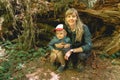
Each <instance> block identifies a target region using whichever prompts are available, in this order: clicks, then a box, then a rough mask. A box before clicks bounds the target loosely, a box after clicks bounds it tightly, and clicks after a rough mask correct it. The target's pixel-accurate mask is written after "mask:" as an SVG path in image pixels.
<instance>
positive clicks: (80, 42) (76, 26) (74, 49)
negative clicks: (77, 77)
mask: <svg viewBox="0 0 120 80" xmlns="http://www.w3.org/2000/svg"><path fill="white" fill-rule="evenodd" d="M65 24H66V27H64V28H65V30H66V31H67V36H68V37H70V39H71V41H72V45H71V49H70V50H69V51H68V52H67V53H66V54H65V56H64V58H65V59H66V60H70V59H71V60H72V63H73V66H75V67H76V66H77V70H79V71H82V70H84V64H85V61H86V60H87V58H88V57H89V56H90V51H91V47H92V42H91V33H90V31H89V29H88V27H87V26H86V25H85V24H83V23H82V21H81V20H80V18H79V14H78V12H77V10H76V9H74V8H70V9H68V10H67V11H66V13H65Z"/></svg>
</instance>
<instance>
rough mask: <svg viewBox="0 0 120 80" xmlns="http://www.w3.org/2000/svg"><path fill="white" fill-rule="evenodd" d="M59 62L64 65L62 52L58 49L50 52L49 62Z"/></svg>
mask: <svg viewBox="0 0 120 80" xmlns="http://www.w3.org/2000/svg"><path fill="white" fill-rule="evenodd" d="M56 61H58V62H60V63H61V65H65V59H64V53H63V52H62V51H60V50H58V52H57V53H56V52H53V51H52V52H51V54H50V62H51V63H54V62H56Z"/></svg>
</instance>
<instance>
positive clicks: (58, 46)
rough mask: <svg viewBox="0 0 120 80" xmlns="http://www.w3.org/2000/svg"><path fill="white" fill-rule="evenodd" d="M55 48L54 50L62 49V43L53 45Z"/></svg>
mask: <svg viewBox="0 0 120 80" xmlns="http://www.w3.org/2000/svg"><path fill="white" fill-rule="evenodd" d="M55 47H56V48H63V47H64V45H63V44H62V43H58V44H55Z"/></svg>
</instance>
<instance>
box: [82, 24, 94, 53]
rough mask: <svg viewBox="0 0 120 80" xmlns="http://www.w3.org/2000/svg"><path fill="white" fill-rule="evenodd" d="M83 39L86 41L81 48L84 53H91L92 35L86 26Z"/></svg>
mask: <svg viewBox="0 0 120 80" xmlns="http://www.w3.org/2000/svg"><path fill="white" fill-rule="evenodd" d="M83 38H84V40H85V41H84V42H85V44H84V45H83V46H81V47H82V49H83V52H87V51H90V50H91V48H92V41H91V33H90V31H89V29H88V27H87V26H86V25H85V26H84V37H83Z"/></svg>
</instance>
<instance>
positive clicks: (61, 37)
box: [56, 30, 66, 39]
mask: <svg viewBox="0 0 120 80" xmlns="http://www.w3.org/2000/svg"><path fill="white" fill-rule="evenodd" d="M65 36H66V32H65V31H64V30H60V31H56V37H57V38H58V39H63V38H64V37H65Z"/></svg>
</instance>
